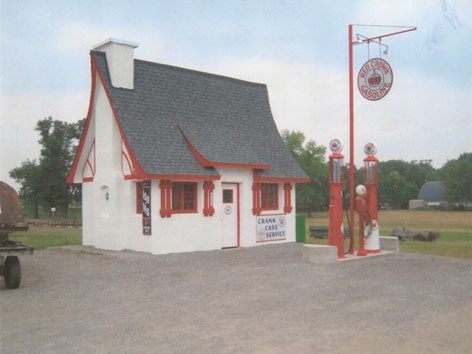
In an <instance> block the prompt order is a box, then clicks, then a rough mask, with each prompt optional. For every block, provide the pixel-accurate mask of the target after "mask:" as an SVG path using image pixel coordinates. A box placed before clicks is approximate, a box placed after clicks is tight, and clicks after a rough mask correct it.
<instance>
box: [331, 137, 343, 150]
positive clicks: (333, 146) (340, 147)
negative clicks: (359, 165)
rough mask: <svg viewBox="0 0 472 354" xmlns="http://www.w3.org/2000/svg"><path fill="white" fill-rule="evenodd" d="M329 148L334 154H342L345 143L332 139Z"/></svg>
mask: <svg viewBox="0 0 472 354" xmlns="http://www.w3.org/2000/svg"><path fill="white" fill-rule="evenodd" d="M329 148H330V150H331V151H332V152H337V153H340V152H341V151H343V143H342V142H341V139H339V138H333V139H331V141H330V142H329Z"/></svg>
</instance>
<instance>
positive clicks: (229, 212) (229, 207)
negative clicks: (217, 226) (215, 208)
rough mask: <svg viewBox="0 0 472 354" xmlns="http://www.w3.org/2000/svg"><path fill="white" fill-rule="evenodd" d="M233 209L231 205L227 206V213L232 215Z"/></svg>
mask: <svg viewBox="0 0 472 354" xmlns="http://www.w3.org/2000/svg"><path fill="white" fill-rule="evenodd" d="M231 211H232V209H231V205H227V206H225V214H226V215H230V214H231Z"/></svg>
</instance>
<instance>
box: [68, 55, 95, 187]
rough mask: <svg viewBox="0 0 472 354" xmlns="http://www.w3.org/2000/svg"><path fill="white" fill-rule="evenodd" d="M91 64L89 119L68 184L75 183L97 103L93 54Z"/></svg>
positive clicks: (70, 171) (86, 122)
mask: <svg viewBox="0 0 472 354" xmlns="http://www.w3.org/2000/svg"><path fill="white" fill-rule="evenodd" d="M90 60H91V65H92V90H91V92H90V101H89V109H88V112H87V120H86V121H85V128H84V132H83V133H82V137H81V139H80V143H79V148H78V149H77V153H76V154H75V158H74V162H73V163H72V166H71V168H70V170H69V173H68V174H67V177H66V182H67V183H68V184H73V183H74V176H75V173H76V171H77V166H78V164H79V160H80V156H81V155H82V150H83V149H84V145H85V140H86V138H87V134H88V130H89V127H90V121H91V120H92V111H93V107H94V105H95V89H96V84H97V75H96V71H97V68H96V63H95V60H94V59H93V57H92V56H90Z"/></svg>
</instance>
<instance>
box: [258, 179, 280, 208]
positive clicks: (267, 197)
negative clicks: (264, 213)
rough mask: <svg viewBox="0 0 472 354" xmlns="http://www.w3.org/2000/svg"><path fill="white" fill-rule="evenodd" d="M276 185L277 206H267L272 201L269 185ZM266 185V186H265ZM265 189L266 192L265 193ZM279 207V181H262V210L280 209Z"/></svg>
mask: <svg viewBox="0 0 472 354" xmlns="http://www.w3.org/2000/svg"><path fill="white" fill-rule="evenodd" d="M270 186H275V206H265V207H263V206H262V204H263V202H264V204H265V205H268V204H269V201H270V189H269V188H268V187H270ZM264 187H266V188H264ZM264 189H265V193H264ZM278 209H279V185H278V184H277V183H261V210H278Z"/></svg>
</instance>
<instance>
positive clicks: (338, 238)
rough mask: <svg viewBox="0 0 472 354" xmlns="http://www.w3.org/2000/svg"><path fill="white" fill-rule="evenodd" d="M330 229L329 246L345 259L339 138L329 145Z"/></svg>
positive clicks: (340, 144) (341, 157)
mask: <svg viewBox="0 0 472 354" xmlns="http://www.w3.org/2000/svg"><path fill="white" fill-rule="evenodd" d="M329 148H330V149H331V151H332V154H331V155H330V156H329V229H328V244H329V245H330V246H336V247H338V258H344V225H343V185H344V156H343V155H341V151H342V149H343V145H342V143H341V140H340V139H339V138H334V139H332V140H331V141H330V143H329Z"/></svg>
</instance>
